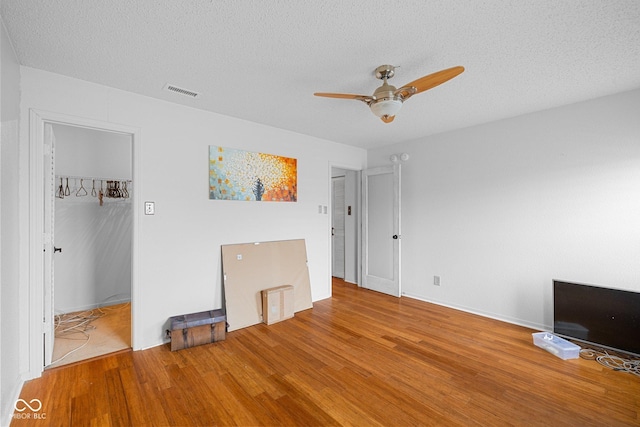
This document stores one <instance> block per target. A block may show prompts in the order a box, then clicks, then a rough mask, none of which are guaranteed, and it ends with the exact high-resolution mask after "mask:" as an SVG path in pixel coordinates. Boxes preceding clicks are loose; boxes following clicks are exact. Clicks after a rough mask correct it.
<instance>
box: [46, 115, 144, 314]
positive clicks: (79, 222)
mask: <svg viewBox="0 0 640 427" xmlns="http://www.w3.org/2000/svg"><path fill="white" fill-rule="evenodd" d="M53 129H54V134H55V137H56V142H55V173H56V175H58V176H67V177H69V176H72V177H87V178H89V177H93V178H106V179H111V180H118V181H121V180H130V179H131V149H132V142H131V135H126V134H120V133H113V132H104V131H97V130H94V129H86V128H80V127H76V126H64V125H54V126H53ZM55 184H56V188H57V187H58V186H59V185H60V184H61V182H60V179H56V183H55ZM66 184H67V180H66V178H65V179H64V180H63V181H62V185H63V186H64V187H66ZM101 186H102V188H103V189H104V190H106V188H107V182H105V181H103V182H102V183H101V180H100V179H98V180H91V179H86V180H84V181H80V180H78V179H71V180H69V188H70V190H71V191H70V193H71V194H70V195H69V196H67V197H64V198H59V197H56V198H55V230H54V234H55V245H56V246H57V247H59V248H61V249H62V251H61V252H59V253H57V254H56V255H55V256H54V259H55V268H54V271H55V280H54V283H55V284H54V287H55V292H54V308H55V311H56V312H57V313H70V312H75V311H80V310H86V309H91V308H95V307H98V306H103V305H110V304H117V303H122V302H126V301H129V300H130V299H131V245H132V238H131V237H132V233H133V221H132V218H133V217H132V212H131V210H132V206H131V200H132V199H131V197H129V198H108V197H103V199H102V200H103V203H102V205H100V203H99V199H98V197H93V196H92V190H93V189H95V194H96V195H97V194H98V192H99V191H100V188H101ZM81 187H83V188H84V189H85V190H86V192H82V191H80V188H81ZM78 191H80V193H78ZM127 191H128V192H129V193H130V194H133V186H131V185H129V186H128V187H127ZM78 194H79V195H78ZM83 195H84V196H83Z"/></svg>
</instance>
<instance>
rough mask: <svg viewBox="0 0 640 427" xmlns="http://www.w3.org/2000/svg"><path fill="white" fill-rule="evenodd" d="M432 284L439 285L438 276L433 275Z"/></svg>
mask: <svg viewBox="0 0 640 427" xmlns="http://www.w3.org/2000/svg"><path fill="white" fill-rule="evenodd" d="M433 284H434V285H435V286H440V276H433Z"/></svg>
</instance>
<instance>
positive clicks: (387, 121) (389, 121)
mask: <svg viewBox="0 0 640 427" xmlns="http://www.w3.org/2000/svg"><path fill="white" fill-rule="evenodd" d="M395 118H396V116H382V117H380V120H382V121H383V122H385V123H391V122H392V121H393V119H395Z"/></svg>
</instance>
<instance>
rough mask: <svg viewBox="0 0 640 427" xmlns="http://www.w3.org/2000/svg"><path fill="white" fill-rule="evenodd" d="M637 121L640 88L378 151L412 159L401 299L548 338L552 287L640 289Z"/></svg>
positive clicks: (380, 160) (407, 173) (406, 187)
mask: <svg viewBox="0 0 640 427" xmlns="http://www.w3.org/2000/svg"><path fill="white" fill-rule="evenodd" d="M638 112H640V90H635V91H631V92H626V93H622V94H618V95H614V96H608V97H604V98H600V99H596V100H592V101H588V102H583V103H579V104H574V105H570V106H566V107H562V108H556V109H553V110H547V111H543V112H538V113H534V114H528V115H525V116H520V117H516V118H512V119H508V120H502V121H499V122H494V123H489V124H486V125H482V126H475V127H472V128H468V129H463V130H459V131H455V132H450V133H445V134H440V135H435V136H432V137H429V138H424V139H421V140H418V141H414V142H411V143H406V144H399V145H395V146H390V147H384V148H380V149H376V150H372V151H370V152H369V156H368V164H369V167H373V166H376V165H382V164H385V163H388V158H389V155H390V154H392V153H401V152H406V153H409V154H410V156H411V159H410V160H409V161H408V162H406V163H404V164H403V169H402V278H403V280H402V290H403V292H404V294H406V295H410V296H414V297H417V298H421V299H424V300H428V301H433V302H436V303H440V304H444V305H449V306H452V307H457V308H461V309H464V310H468V311H472V312H476V313H480V314H483V315H487V316H490V317H496V318H499V319H503V320H507V321H510V322H513V323H519V324H524V325H529V326H532V327H535V328H540V329H544V328H551V325H552V315H553V313H552V279H554V278H556V279H564V280H568V281H576V282H580V283H587V284H595V285H601V286H607V287H614V288H620V289H627V290H633V291H640V263H639V262H638V260H640V197H639V195H640V140H639V139H638V138H639V136H640V120H638V118H639V116H638ZM434 275H438V276H440V277H441V286H439V287H437V286H434V285H433V276H434Z"/></svg>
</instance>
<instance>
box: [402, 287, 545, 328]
mask: <svg viewBox="0 0 640 427" xmlns="http://www.w3.org/2000/svg"><path fill="white" fill-rule="evenodd" d="M402 296H403V297H407V298H412V299H416V300H419V301H424V302H428V303H431V304H436V305H440V306H442V307H447V308H452V309H454V310H460V311H464V312H465V313H471V314H475V315H478V316H482V317H487V318H489V319H494V320H499V321H501V322H506V323H511V324H512V325H518V326H524V327H525V328H531V329H535V330H538V331H551V330H552V329H551V326H548V325H541V324H539V323H535V322H529V321H526V320H522V319H516V318H510V317H506V316H500V315H497V314H495V313H488V312H484V311H481V310H475V309H472V308H469V307H464V306H459V305H454V304H447V303H443V302H440V301H434V300H428V299H426V298H423V297H419V296H417V295H411V294H407V293H403V294H402Z"/></svg>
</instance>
